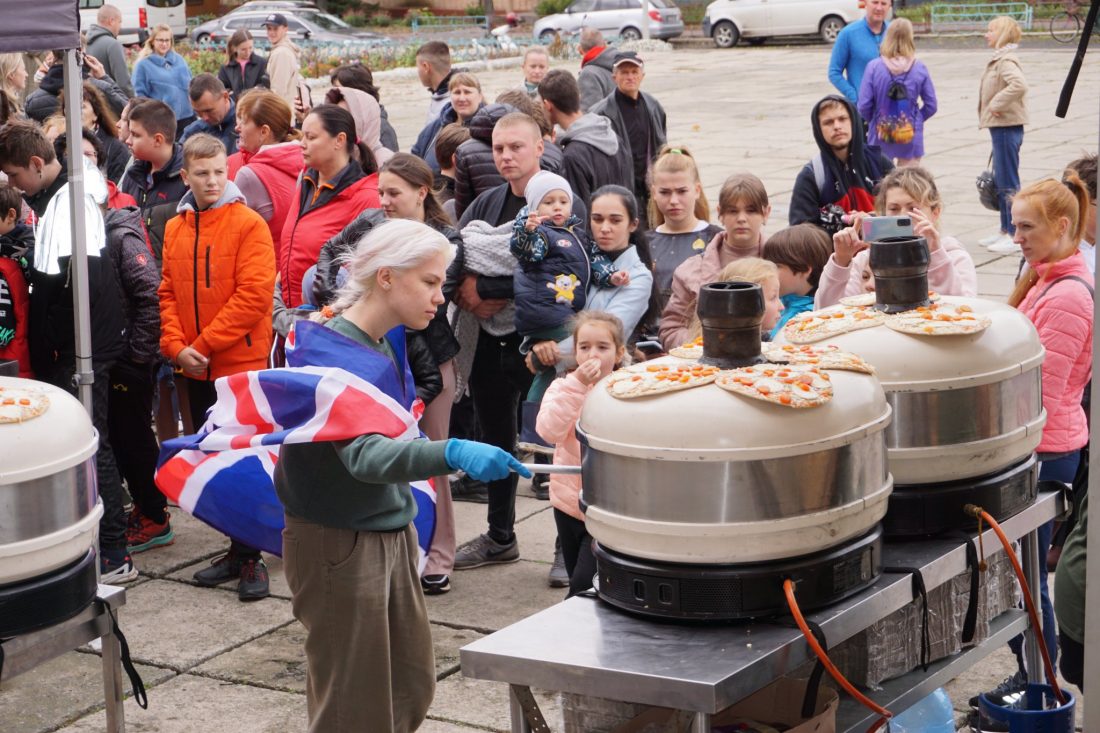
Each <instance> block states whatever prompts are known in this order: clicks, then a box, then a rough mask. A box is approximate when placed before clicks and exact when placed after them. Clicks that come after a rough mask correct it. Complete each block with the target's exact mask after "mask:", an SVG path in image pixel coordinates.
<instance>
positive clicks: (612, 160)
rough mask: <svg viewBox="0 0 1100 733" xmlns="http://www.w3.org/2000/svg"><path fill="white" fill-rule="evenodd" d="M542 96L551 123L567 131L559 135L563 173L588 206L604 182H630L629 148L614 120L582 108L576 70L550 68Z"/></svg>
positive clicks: (631, 173)
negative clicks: (593, 193) (618, 132)
mask: <svg viewBox="0 0 1100 733" xmlns="http://www.w3.org/2000/svg"><path fill="white" fill-rule="evenodd" d="M539 96H540V97H542V106H543V108H544V109H545V110H546V116H547V117H549V118H550V123H551V124H553V125H557V126H559V127H561V128H562V129H563V130H564V131H565V132H563V133H562V134H560V135H558V137H557V143H558V145H560V146H561V148H562V150H563V151H564V154H565V162H564V164H563V167H562V171H561V174H562V176H564V177H565V180H567V181H569V185H570V186H571V187H572V188H573V194H574V195H575V196H576V197H577V198H578V199H579V200H581V201H583V202H584V204H585V205H586V206H587V205H588V204H589V203H591V202H590V201H589V198H590V197H591V196H592V192H593V191H595V190H596V189H598V188H600V187H601V186H605V185H608V184H616V185H620V186H621V185H629V184H630V181H631V180H632V179H633V176H634V168H633V163H632V162H631V159H630V153H629V151H628V150H627V149H626V147H625V146H623V145H621V144H620V143H619V138H618V136H616V135H615V129H614V128H613V127H612V126H611V120H609V119H608V118H606V117H604V116H602V115H595V114H592V113H591V112H581V107H580V105H581V97H580V87H578V85H577V80H576V79H574V78H573V75H572V74H570V73H569V72H568V71H565V70H564V69H554V70H553V71H550V72H549V73H547V74H546V76H545V77H544V78H543V80H542V81H541V82H539Z"/></svg>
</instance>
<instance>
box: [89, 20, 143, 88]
mask: <svg viewBox="0 0 1100 733" xmlns="http://www.w3.org/2000/svg"><path fill="white" fill-rule="evenodd" d="M121 29H122V11H120V10H119V9H118V8H116V7H115V6H114V5H104V6H102V7H101V8H100V9H99V12H97V13H96V16H95V23H92V24H91V25H90V26H88V49H87V53H88V55H90V56H95V57H96V59H97V60H98V61H99V63H101V64H103V69H104V71H106V72H107V76H109V77H111V78H112V79H114V80H115V84H118V86H119V89H121V90H122V91H123V93H124V94H125V95H126V96H127V97H132V96H134V87H133V85H131V84H130V69H129V67H127V66H126V52H125V51H124V50H123V48H122V44H121V43H119V42H118V33H119V31H120V30H121Z"/></svg>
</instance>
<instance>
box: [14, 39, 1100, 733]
mask: <svg viewBox="0 0 1100 733" xmlns="http://www.w3.org/2000/svg"><path fill="white" fill-rule="evenodd" d="M827 56H828V49H827V48H825V47H824V46H803V47H797V48H783V47H777V48H772V47H767V46H765V47H762V48H737V49H733V50H730V51H719V50H704V51H676V52H670V53H664V54H651V55H649V57H648V59H647V64H648V77H647V79H646V82H645V85H644V88H645V89H646V90H647V91H649V92H651V93H653V94H655V95H656V96H657V97H658V98H659V99H660V100H661V102H662V104H663V105H664V106H665V109H666V110H667V111H668V115H669V122H670V135H669V139H670V141H671V142H673V143H675V144H677V145H686V146H688V147H690V148H691V149H692V151H693V152H694V153H695V155H696V157H697V158H698V159H699V160H700V166H701V169H702V176H703V183H704V186H705V189H706V193H707V195H708V197H709V199H710V201H711V203H712V205H713V204H714V203H716V200H717V191H718V188H719V186H720V185H721V182H722V180H723V179H724V178H725V177H726V176H727V175H729V174H730V173H733V172H736V171H751V172H754V173H756V174H757V175H759V176H760V177H761V178H762V179H763V180H764V182H765V184H766V185H767V188H768V191H769V193H770V194H771V199H772V207H773V212H772V218H771V221H770V222H769V225H768V231H769V232H773V231H775V230H777V229H779V228H781V227H783V226H785V224H786V206H787V201H788V198H789V195H790V190H791V187H792V184H793V182H794V178H795V176H796V175H797V173H798V171H799V169H800V168H801V166H802V165H803V164H804V163H805V162H806V161H807V160H808V159H809V158H810V156H811V155H812V154H813V153H814V152H815V148H814V144H813V139H812V136H811V134H810V128H809V110H810V108H811V106H812V105H813V103H814V102H815V101H816V100H817V99H818V98H820V97H821V96H822V95H824V94H826V93H828V92H830V91H831V88H830V87H829V86H828V84H827V82H826V80H825V65H826V62H827ZM921 58H922V59H923V60H924V61H925V63H926V64H928V66H929V68H930V70H931V73H932V78H933V80H934V82H935V84H936V88H937V91H938V94H939V98H940V112H939V114H937V116H936V117H935V118H933V119H932V120H931V121H930V122H929V123H928V125H927V128H926V149H927V150H928V156H927V157H926V159H925V162H926V164H927V166H928V167H929V168H930V169H931V170H932V171H933V172H934V173H935V174H936V176H937V180H938V183H939V187H940V190H941V193H942V194H943V197H944V200H945V202H946V206H945V211H944V216H943V231H945V232H946V233H949V234H952V235H954V236H956V237H958V238H959V239H960V240H961V241H962V242H963V244H964V245H966V246H967V248H968V249H969V250H970V251H971V253H972V254H973V255H974V257H975V262H976V264H977V265H978V272H979V288H980V292H981V294H982V295H985V296H988V297H992V298H999V299H1003V297H1004V296H1005V295H1006V294H1007V293H1008V291H1009V289H1010V286H1011V282H1012V276H1013V273H1014V272H1015V269H1016V262H1015V260H1014V258H1012V257H999V256H994V255H990V254H988V253H986V252H985V250H983V249H981V248H980V247H979V246H977V244H976V242H977V239H978V238H980V237H982V236H985V235H986V234H989V233H991V232H993V231H995V229H996V228H997V215H996V213H995V212H990V211H986V210H985V209H982V208H981V206H980V204H979V203H978V199H977V193H976V191H975V189H974V178H975V176H976V175H977V174H978V173H979V172H980V171H981V170H982V169H983V168H984V166H985V164H986V159H987V157H988V155H989V137H988V133H987V132H985V131H980V130H978V129H977V125H976V108H977V88H978V79H979V78H980V76H981V73H982V69H983V68H984V65H985V62H986V60H987V58H988V51H987V50H985V49H984V48H978V47H977V45H976V44H973V45H965V44H961V45H959V46H958V47H952V48H946V49H945V48H937V49H935V50H931V51H929V52H927V53H924V54H922V56H921ZM1020 58H1021V61H1022V64H1023V68H1024V71H1025V73H1026V75H1027V78H1028V81H1029V84H1030V87H1031V92H1030V93H1029V107H1030V110H1031V118H1032V121H1031V125H1030V126H1028V128H1027V133H1026V136H1025V139H1024V144H1023V151H1022V156H1021V173H1022V178H1023V179H1024V181H1029V180H1033V179H1036V178H1039V177H1042V176H1045V175H1051V174H1056V173H1058V172H1059V171H1060V170H1061V169H1062V167H1063V166H1064V164H1065V163H1066V162H1068V161H1069V160H1071V159H1073V158H1074V157H1076V156H1077V155H1079V154H1080V152H1081V151H1083V150H1095V149H1096V144H1097V129H1098V122H1100V119H1098V118H1100V115H1098V110H1097V107H1098V103H1097V100H1098V92H1097V88H1096V80H1097V79H1100V58H1098V57H1097V56H1095V54H1094V55H1093V56H1092V57H1091V58H1090V59H1089V60H1088V62H1087V63H1086V65H1085V69H1084V71H1083V73H1082V74H1081V80H1082V81H1081V85H1082V86H1081V88H1079V89H1078V92H1077V95H1076V99H1075V102H1074V104H1073V106H1072V107H1071V110H1070V116H1069V119H1067V120H1064V121H1063V120H1057V119H1056V118H1054V116H1053V109H1054V105H1055V101H1056V99H1057V94H1058V91H1059V89H1060V86H1061V83H1062V80H1063V78H1064V76H1065V73H1066V70H1067V69H1068V67H1069V63H1070V59H1071V53H1070V52H1069V51H1068V50H1062V49H1042V50H1029V49H1028V48H1026V47H1025V48H1023V49H1021V51H1020ZM570 66H574V63H573V62H571V63H570ZM479 77H480V79H481V81H482V84H483V86H484V88H485V91H486V94H487V96H495V95H496V94H497V93H499V92H500V91H503V90H504V89H506V88H509V87H512V86H515V85H516V84H518V82H519V80H520V75H519V72H518V69H507V70H494V71H487V72H484V73H480V72H479ZM376 81H377V82H378V83H379V84H380V86H381V89H382V101H383V104H384V105H385V107H386V110H387V112H388V113H389V118H390V121H391V123H392V124H393V125H394V127H395V128H396V129H397V131H398V135H399V138H400V140H401V143H402V146H403V147H404V148H405V149H407V148H408V146H410V145H411V144H412V142H413V140H414V139H415V135H416V132H417V131H418V130H419V127H420V126H421V125H422V123H423V120H424V114H425V109H426V107H427V101H428V97H427V94H426V93H425V91H424V90H423V89H422V88H420V87H419V85H418V84H417V83H416V80H415V77H411V76H410V75H409V74H407V73H396V74H387V73H382V74H378V75H376ZM521 493H522V495H521V497H520V498H519V499H518V500H517V511H516V516H517V524H516V530H517V533H518V535H519V542H520V547H521V552H522V555H523V559H522V560H520V562H518V563H515V564H512V565H508V566H503V567H495V568H483V569H478V570H473V571H466V572H462V573H457V574H456V575H455V576H454V577H453V578H452V585H453V588H454V589H453V590H452V591H451V592H450V593H449V594H447V595H444V596H438V597H431V598H429V599H428V606H429V611H430V616H431V620H432V631H433V636H434V639H435V645H436V668H437V672H438V679H439V682H438V685H437V691H436V698H435V703H434V705H433V707H432V709H431V711H430V720H429V722H428V723H427V724H426V725H425V726H424V728H422V730H425V731H429V733H441V732H444V731H456V732H457V731H476V730H507V728H508V721H509V718H508V707H507V699H506V690H505V688H504V686H502V685H499V684H491V683H485V682H479V681H475V680H468V679H465V678H464V677H462V675H461V673H460V671H459V666H458V652H457V650H458V649H459V648H460V647H461V646H463V645H464V644H466V643H469V642H470V641H471V640H473V639H476V638H478V637H479V636H481V635H483V634H487V633H491V632H492V631H493V630H495V629H499V628H502V627H503V626H505V625H507V624H509V623H512V622H514V621H516V620H518V619H520V618H523V617H525V616H527V615H529V614H531V613H533V612H535V611H537V610H539V609H542V608H545V607H547V606H549V605H551V604H553V603H555V602H557V601H558V600H560V599H561V597H562V595H563V594H562V592H561V591H557V590H551V589H549V588H547V587H546V582H545V578H546V573H547V571H548V569H549V562H550V560H551V558H552V554H553V538H554V524H553V518H552V516H551V514H550V511H549V506H548V504H547V503H546V502H539V501H537V500H535V499H534V498H532V497H531V496H530V493H529V491H527V489H526V488H524V489H523V490H522V492H521ZM456 513H457V523H458V535H459V541H460V542H461V541H465V540H467V539H470V538H472V537H474V536H475V535H476V534H477V533H478V532H480V531H482V530H483V528H484V524H485V507H484V506H483V505H477V504H458V505H456ZM172 521H173V526H174V527H175V530H176V536H177V541H176V544H175V545H173V546H171V547H168V548H163V549H158V550H154V551H151V552H147V553H144V554H141V555H138V556H137V558H136V561H137V563H138V567H139V569H140V570H141V572H142V575H141V578H140V579H139V581H137V582H136V583H134V584H132V585H130V586H129V588H128V592H127V605H126V606H125V608H124V609H123V611H122V613H121V618H120V621H121V624H122V628H123V630H124V631H125V633H126V634H127V637H128V638H129V641H130V647H131V650H132V652H133V655H134V658H135V661H137V662H138V663H139V668H140V670H141V672H142V675H143V677H144V679H145V682H146V685H147V686H148V687H149V701H150V707H149V710H147V711H144V710H141V709H139V708H138V707H137V706H136V705H134V704H133V702H132V701H127V703H126V715H127V724H128V728H129V730H131V731H157V732H158V733H183V732H184V731H202V732H204V733H206V732H217V731H234V732H235V733H251V732H253V731H255V732H260V731H264V732H267V731H272V732H274V731H289V730H301V729H303V728H304V726H305V697H304V694H303V693H304V688H305V671H304V656H303V653H302V643H303V630H302V628H301V626H300V625H299V624H298V623H297V622H296V621H294V620H293V616H292V613H291V609H290V600H289V597H290V596H289V592H288V590H287V587H286V583H285V580H284V578H283V574H282V567H281V564H280V561H279V560H278V559H277V558H270V559H269V567H270V570H271V575H272V591H273V597H272V598H270V599H268V600H264V601H261V602H258V603H254V604H242V603H239V602H238V601H237V599H236V595H235V593H234V591H233V588H232V586H229V587H225V588H219V589H203V588H199V587H197V586H195V585H194V584H193V583H192V582H191V574H192V573H193V572H194V571H195V570H196V569H198V568H200V567H202V566H203V565H205V564H206V563H207V562H208V561H209V560H210V559H211V558H212V557H214V556H216V555H217V554H219V553H220V552H222V551H223V550H224V549H225V547H226V545H227V543H226V541H225V540H224V538H222V537H220V536H219V535H218V534H217V533H215V532H214V531H212V530H210V529H208V528H206V527H205V526H203V525H201V524H200V523H198V522H196V521H195V520H193V519H191V518H190V517H188V516H186V515H184V514H183V513H182V512H179V511H178V510H177V511H176V512H175V513H174V516H173V519H172ZM1005 652H1007V650H1005V651H1004V652H998V653H996V654H994V655H993V656H992V657H990V658H989V659H988V660H987V661H986V662H985V663H983V664H982V665H979V666H978V667H976V668H975V669H974V670H973V671H971V672H970V673H968V674H967V675H966V676H964V677H962V678H960V679H959V680H957V681H956V682H955V683H953V684H952V686H951V694H952V698H953V700H954V702H955V704H956V707H960V706H964V705H965V702H966V698H967V697H969V696H970V695H971V694H974V693H975V692H977V691H978V690H981V689H988V688H989V687H990V686H992V685H993V684H996V682H998V681H1000V679H1001V678H1003V677H1004V676H1005V675H1006V674H1008V673H1010V672H1011V671H1012V670H1013V667H1014V663H1013V662H1012V660H1011V656H1010V655H1008V654H1007V653H1005ZM540 703H541V704H542V706H543V709H544V710H545V711H547V712H548V717H549V719H550V721H551V726H552V727H554V728H555V729H556V730H560V709H559V706H558V703H557V701H556V699H555V698H554V696H553V695H541V696H540ZM103 728H104V714H103V712H102V687H101V685H100V681H99V660H98V659H97V658H96V657H95V656H94V654H93V653H91V652H90V651H89V650H81V651H77V652H72V653H70V654H67V655H65V656H63V657H61V658H59V659H57V660H55V661H53V662H50V663H48V664H46V665H44V666H42V667H40V668H39V669H38V670H36V671H34V672H32V673H29V674H27V675H24V676H22V677H19V678H16V679H15V680H12V681H11V682H8V683H6V684H5V685H4V687H3V688H2V689H0V729H2V730H4V731H10V732H11V733H45V732H47V731H65V732H66V733H77V732H79V733H85V732H88V731H96V730H103Z"/></svg>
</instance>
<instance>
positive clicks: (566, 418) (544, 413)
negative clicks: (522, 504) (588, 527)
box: [535, 372, 594, 522]
mask: <svg viewBox="0 0 1100 733" xmlns="http://www.w3.org/2000/svg"><path fill="white" fill-rule="evenodd" d="M593 386H594V385H588V384H585V383H584V382H582V381H581V380H580V379H578V378H577V374H576V372H571V373H569V374H568V375H566V376H564V377H562V378H561V379H555V380H554V381H553V382H552V383H551V384H550V387H549V388H548V389H547V390H546V394H545V395H543V398H542V406H541V407H540V408H539V416H538V418H537V419H536V420H535V431H536V432H538V434H539V437H541V438H542V439H543V440H545V441H546V442H547V443H550V444H551V445H553V446H554V465H555V466H579V465H580V463H581V444H580V441H579V440H577V431H576V426H577V420H578V419H579V418H580V416H581V408H582V407H584V399H585V397H587V396H588V393H589V392H591V391H592V388H593ZM580 496H581V477H580V476H577V475H576V474H564V473H552V474H550V506H552V507H554V508H555V509H557V510H559V511H563V512H565V513H566V514H568V515H569V516H571V517H573V518H574V519H579V520H580V521H582V522H583V521H584V514H582V513H581V508H580Z"/></svg>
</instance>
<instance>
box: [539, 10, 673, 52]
mask: <svg viewBox="0 0 1100 733" xmlns="http://www.w3.org/2000/svg"><path fill="white" fill-rule="evenodd" d="M643 22H646V23H648V24H649V36H650V38H661V39H667V38H676V37H677V36H679V35H681V34H682V33H683V32H684V19H683V17H681V15H680V9H679V8H677V7H676V6H675V5H673V4H672V3H671V1H670V0H649V15H648V17H647V16H645V15H644V14H643V13H642V0H573V2H572V3H571V4H570V5H569V7H567V8H566V9H565V12H564V13H558V14H556V15H548V16H546V17H545V18H540V19H539V20H538V21H537V22H536V23H535V28H534V34H535V38H537V39H539V42H540V43H543V44H548V43H551V42H552V41H553V40H554V36H555V35H557V34H558V33H563V34H571V33H576V32H578V31H579V30H580V29H581V27H582V26H588V27H591V28H598V29H599V30H600V31H602V32H603V34H604V36H606V37H608V38H615V37H621V38H622V39H623V40H624V41H635V40H638V39H639V38H641V37H642V30H641V29H642V23H643Z"/></svg>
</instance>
